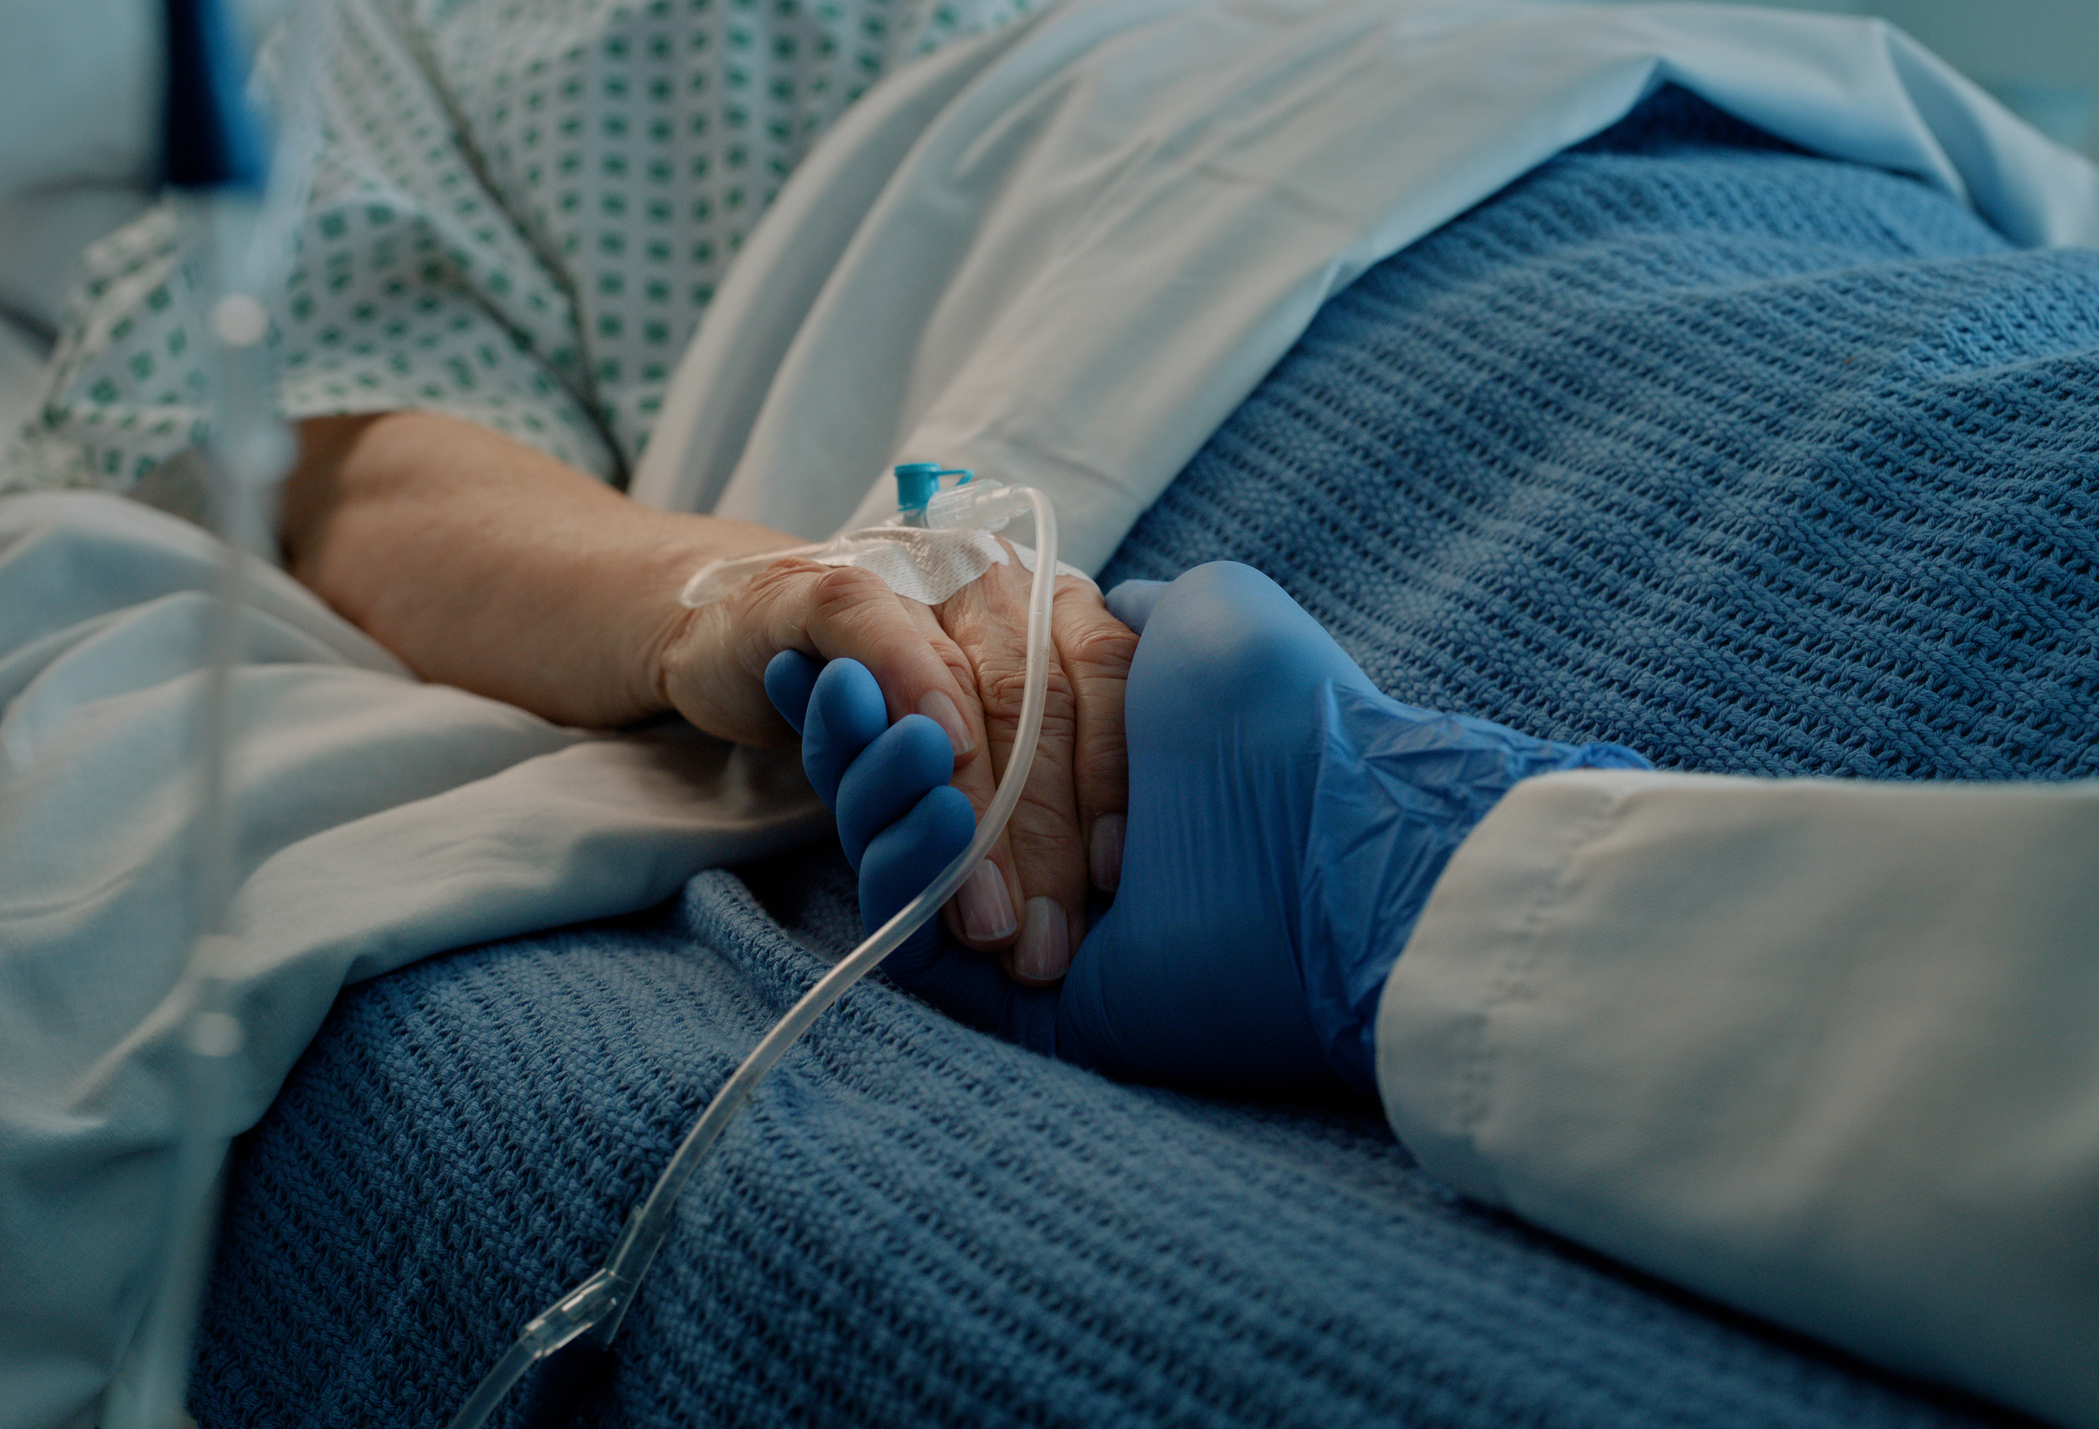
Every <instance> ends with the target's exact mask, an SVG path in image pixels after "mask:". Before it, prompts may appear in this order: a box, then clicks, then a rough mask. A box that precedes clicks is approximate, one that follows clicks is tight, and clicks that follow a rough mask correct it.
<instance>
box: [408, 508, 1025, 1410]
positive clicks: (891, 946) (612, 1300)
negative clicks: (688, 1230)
mask: <svg viewBox="0 0 2099 1429" xmlns="http://www.w3.org/2000/svg"><path fill="white" fill-rule="evenodd" d="M982 490H983V498H982V499H983V500H984V501H985V502H986V503H987V510H988V511H992V512H995V513H996V514H997V515H1001V516H1003V515H1011V514H1014V513H1015V511H1016V510H1017V509H1018V508H1019V507H1021V506H1022V505H1023V504H1024V505H1025V507H1026V509H1027V510H1029V511H1030V512H1032V514H1033V515H1034V518H1035V550H1036V559H1035V573H1034V579H1033V581H1032V583H1031V584H1030V585H1029V588H1028V621H1027V664H1026V667H1025V668H1026V679H1025V685H1024V691H1023V694H1022V696H1021V708H1020V724H1019V728H1018V729H1017V730H1016V732H1015V738H1014V741H1013V747H1012V750H1011V752H1010V753H1009V755H1008V756H1007V763H1006V771H1005V773H1004V775H1003V776H1002V777H1001V778H1000V779H999V783H998V789H997V792H995V793H994V794H993V795H992V799H991V804H990V806H989V807H988V808H986V809H985V811H984V817H983V818H982V819H980V820H978V821H977V834H976V837H975V838H974V839H972V840H970V844H969V847H968V848H966V849H964V850H963V851H962V852H961V853H959V854H957V855H956V856H955V858H954V860H953V861H952V862H950V863H949V864H948V866H947V867H946V868H943V869H942V870H941V871H940V874H939V876H938V877H937V878H935V879H934V880H933V881H932V882H931V883H929V884H927V885H926V887H925V889H924V890H923V891H922V892H920V893H919V895H918V896H917V897H916V898H914V899H912V900H911V901H910V902H909V903H906V904H905V905H904V906H903V907H902V908H900V909H898V910H897V912H896V914H895V916H893V917H891V918H890V920H889V921H888V922H886V923H884V924H883V925H882V926H881V927H879V928H877V929H876V930H875V931H874V932H873V933H871V934H869V935H868V937H867V938H866V940H865V941H863V942H862V943H861V944H860V946H859V947H857V948H855V949H853V951H852V952H851V953H850V954H848V955H847V956H846V958H845V959H844V960H843V961H841V962H839V963H838V964H837V965H836V966H834V967H833V968H832V969H831V970H830V971H829V972H827V973H825V974H824V975H823V976H822V977H821V978H819V979H817V981H816V983H815V985H813V986H812V987H811V988H810V989H809V990H808V991H807V992H805V993H803V994H802V996H801V998H800V1000H799V1001H797V1002H796V1003H795V1005H794V1006H793V1007H791V1008H789V1009H788V1010H787V1014H786V1015H785V1016H784V1017H782V1018H781V1019H780V1020H779V1021H778V1022H777V1023H775V1024H774V1025H773V1028H772V1030H771V1031H769V1032H767V1033H766V1034H765V1036H764V1037H763V1038H761V1039H760V1040H759V1043H758V1045H757V1046H756V1047H754V1048H752V1049H751V1052H750V1054H749V1055H748V1056H746V1057H745V1058H744V1060H743V1063H742V1064H741V1065H740V1066H738V1067H737V1068H736V1070H735V1071H734V1072H732V1073H731V1074H730V1076H729V1080H728V1081H726V1082H724V1083H723V1084H722V1087H721V1090H720V1091H718V1092H716V1093H715V1094H714V1098H713V1100H711V1101H709V1102H708V1103H707V1107H706V1110H704V1111H703V1112H701V1113H700V1118H699V1120H698V1121H697V1122H695V1123H694V1124H693V1127H692V1130H691V1131H689V1132H687V1133H686V1134H685V1139H684V1141H682V1142H680V1143H679V1145H678V1149H677V1151H676V1152H675V1153H674V1154H673V1155H672V1157H671V1160H670V1164H669V1165H668V1166H666V1167H664V1169H663V1174H662V1175H661V1176H659V1177H658V1178H657V1180H656V1184H655V1185H654V1186H653V1187H651V1188H650V1191H649V1194H648V1196H647V1197H646V1198H645V1199H644V1200H643V1201H642V1203H641V1205H640V1207H638V1208H637V1209H636V1210H635V1211H634V1212H633V1213H632V1214H630V1215H629V1216H628V1218H627V1224H626V1226H625V1227H624V1228H623V1229H622V1230H621V1232H620V1236H619V1239H618V1241H616V1242H615V1243H614V1245H613V1248H612V1253H611V1255H609V1256H608V1257H607V1258H606V1261H605V1264H604V1266H603V1268H601V1269H600V1270H598V1271H597V1272H596V1273H594V1274H593V1275H591V1276H590V1278H589V1279H587V1280H585V1281H584V1282H583V1283H582V1284H581V1285H578V1286H577V1287H576V1288H575V1289H573V1290H571V1291H569V1292H568V1293H567V1294H566V1295H564V1296H562V1297H561V1299H559V1300H557V1301H555V1302H554V1304H552V1305H551V1306H549V1307H548V1308H547V1309H545V1310H544V1311H542V1312H540V1313H539V1314H538V1315H536V1316H534V1317H533V1318H532V1320H531V1321H529V1322H528V1323H527V1324H526V1326H525V1328H524V1331H523V1332H522V1333H521V1334H520V1335H519V1336H518V1338H517V1339H516V1341H514V1342H513V1343H512V1344H511V1346H510V1347H509V1349H507V1350H506V1351H505V1352H504V1353H503V1356H502V1358H501V1359H499V1360H498V1361H497V1362H496V1364H495V1367H494V1368H493V1369H491V1370H490V1371H489V1372H488V1374H487V1376H486V1377H485V1378H483V1379H482V1381H481V1383H480V1384H479V1385H478V1386H476V1387H475V1390H474V1393H473V1394H472V1395H471V1396H470V1397H469V1398H468V1399H467V1402H466V1403H465V1404H464V1405H462V1406H461V1407H460V1410H459V1413H458V1414H457V1415H455V1416H453V1419H452V1422H451V1424H450V1426H449V1429H480V1426H481V1425H483V1424H485V1423H486V1422H487V1420H488V1417H489V1416H490V1415H491V1414H493V1413H494V1412H495V1409H496V1406H497V1405H499V1404H501V1403H502V1402H503V1400H504V1398H505V1396H507V1395H508V1394H509V1393H510V1391H511V1390H512V1389H513V1388H514V1387H515V1386H516V1385H517V1383H518V1381H519V1380H521V1379H523V1378H525V1376H526V1375H527V1373H528V1372H530V1371H532V1370H533V1369H534V1368H535V1366H538V1367H540V1378H539V1380H538V1381H536V1382H535V1384H534V1386H533V1388H532V1391H531V1399H530V1402H529V1404H528V1411H527V1417H525V1418H523V1419H521V1420H520V1423H522V1424H523V1425H525V1426H526V1429H557V1426H559V1425H563V1424H566V1423H567V1421H568V1417H569V1415H570V1413H571V1412H572V1411H573V1409H574V1406H575V1403H576V1401H577V1400H578V1399H579V1398H580V1397H581V1395H582V1394H583V1393H587V1392H588V1389H589V1388H590V1387H591V1386H592V1385H594V1384H595V1383H597V1382H601V1381H602V1380H603V1379H604V1378H605V1377H606V1376H607V1375H609V1373H610V1372H611V1354H612V1350H611V1345H612V1340H613V1337H614V1336H615V1335H617V1334H618V1333H619V1327H620V1322H621V1321H622V1320H623V1319H625V1317H626V1313H627V1311H628V1309H630V1308H631V1307H632V1305H633V1303H634V1297H635V1295H636V1294H637V1293H638V1292H639V1290H640V1289H641V1282H642V1279H643V1277H645V1276H646V1275H647V1274H648V1272H649V1267H650V1265H651V1264H652V1263H653V1262H654V1261H655V1259H656V1253H657V1251H659V1250H661V1249H662V1247H663V1242H664V1240H665V1239H666V1238H667V1237H668V1236H669V1234H670V1229H671V1214H672V1211H673V1208H674V1207H675V1206H676V1204H677V1200H678V1196H679V1193H680V1192H682V1191H683V1190H684V1189H685V1183H686V1182H687V1181H689V1180H690V1179H691V1178H692V1173H693V1172H694V1171H695V1170H697V1169H698V1167H699V1162H700V1158H701V1156H703V1155H705V1154H706V1151H707V1148H708V1147H710V1146H712V1145H713V1144H714V1143H715V1141H716V1140H717V1139H719V1137H720V1136H721V1134H722V1132H723V1131H724V1130H726V1129H727V1127H728V1124H729V1122H730V1121H731V1120H732V1119H733V1118H734V1117H735V1115H736V1113H737V1112H738V1111H739V1110H740V1109H741V1108H742V1106H743V1104H744V1103H745V1102H746V1101H748V1100H749V1099H750V1096H751V1093H752V1092H753V1091H754V1090H756V1088H757V1085H758V1083H759V1082H760V1081H762V1080H763V1079H764V1077H765V1074H766V1073H767V1072H770V1071H771V1070H772V1069H773V1066H774V1064H775V1063H777V1062H778V1061H779V1060H780V1058H781V1057H783V1056H785V1055H786V1053H787V1051H788V1049H789V1048H791V1047H792V1046H793V1045H794V1044H795V1043H796V1042H797V1041H799V1040H800V1039H801V1037H802V1034H803V1033H804V1032H806V1031H808V1030H809V1024H810V1023H812V1022H814V1021H815V1020H816V1019H817V1018H818V1017H819V1016H821V1015H822V1014H823V1012H824V1011H825V1010H826V1009H827V1008H829V1007H830V1006H831V1004H832V1003H834V1002H836V1001H838V999H839V998H841V997H843V996H844V995H845V993H846V990H847V989H848V988H850V987H852V985H853V984H854V983H856V982H858V981H859V980H860V979H861V978H863V977H865V976H866V975H867V974H868V973H870V972H872V971H873V970H874V969H875V967H876V966H877V965H878V964H880V963H881V961H882V960H883V959H884V958H886V957H888V956H889V955H890V954H891V953H893V952H895V951H896V950H897V948H898V947H899V946H901V945H902V944H903V941H904V940H905V939H906V938H908V937H910V936H911V935H912V934H913V933H915V932H916V931H918V929H919V927H920V926H921V925H922V924H924V922H925V921H926V920H927V919H928V918H930V917H932V916H933V915H934V914H935V913H936V912H938V911H939V910H940V907H941V905H942V904H944V903H946V902H947V900H948V899H949V898H951V897H953V896H954V894H955V892H956V891H957V890H958V889H960V888H961V887H962V884H963V883H964V882H965V881H966V880H967V879H968V877H969V875H970V874H971V873H972V872H974V871H975V869H976V866H977V865H978V864H979V863H981V862H982V861H983V860H984V858H985V856H986V855H988V854H989V853H990V852H991V846H992V845H993V844H994V843H996V842H997V841H998V836H999V834H1000V833H1002V832H1003V831H1004V830H1005V827H1006V821H1007V820H1008V819H1010V818H1011V817H1012V815H1013V810H1014V808H1015V807H1016V806H1017V805H1018V804H1019V803H1020V795H1021V789H1022V787H1023V786H1024V785H1025V784H1026V782H1027V771H1028V769H1029V767H1030V766H1031V765H1032V764H1033V763H1034V760H1035V745H1036V742H1037V741H1038V740H1039V738H1040V737H1041V734H1042V711H1043V707H1044V705H1045V704H1046V703H1047V702H1048V698H1049V648H1050V607H1051V604H1052V602H1053V601H1054V599H1055V595H1056V584H1057V518H1056V513H1055V511H1054V510H1053V509H1052V508H1051V506H1050V504H1049V500H1048V498H1047V497H1045V496H1044V495H1043V494H1042V493H1041V492H1039V491H1037V490H1035V489H1034V488H1033V487H1026V486H996V485H994V484H993V483H986V484H985V487H984V488H983V489H982ZM974 495H975V494H974V493H972V496H974ZM988 503H996V504H995V505H988ZM969 514H971V513H970V511H969V509H968V504H967V503H958V505H957V506H956V507H955V508H953V509H952V510H951V511H950V512H949V513H948V519H950V520H953V521H955V522H957V523H958V524H959V522H960V521H962V520H963V519H966V518H967V516H968V515H969Z"/></svg>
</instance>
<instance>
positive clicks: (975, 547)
mask: <svg viewBox="0 0 2099 1429" xmlns="http://www.w3.org/2000/svg"><path fill="white" fill-rule="evenodd" d="M1007 550H1008V543H1007V542H1004V541H1001V540H999V538H998V537H996V536H994V535H992V534H991V533H990V532H989V531H986V530H983V529H981V528H973V529H965V530H946V531H928V530H924V529H922V528H920V527H916V526H870V527H867V528H866V529H864V530H859V531H848V532H846V533H845V534H844V535H842V536H834V537H832V538H831V539H830V540H828V541H823V542H819V543H817V544H815V545H810V546H792V547H789V548H788V549H786V550H784V551H761V552H759V553H757V554H756V555H750V556H733V557H730V558H728V559H726V560H720V561H709V562H708V563H707V564H706V565H704V566H701V567H700V568H699V569H698V570H697V571H695V572H693V575H692V579H691V580H688V581H687V582H686V583H685V587H684V589H683V590H681V591H679V592H678V603H679V604H680V605H684V606H687V607H689V608H691V609H694V610H698V609H700V608H701V607H702V606H707V605H712V604H713V603H714V602H715V601H717V600H720V599H722V598H723V597H724V596H726V595H728V594H729V593H730V592H731V591H733V590H735V589H736V588H737V587H739V586H741V585H742V584H743V583H744V582H745V581H747V580H749V579H750V578H751V577H752V576H755V575H757V574H758V573H759V572H760V571H762V570H764V569H765V568H767V567H768V566H771V565H774V564H776V563H777V562H780V561H784V560H789V559H799V560H804V561H810V562H813V563H815V564H816V565H819V566H858V567H859V568H860V569H862V570H865V571H872V572H873V573H874V574H875V575H877V576H879V577H881V579H882V583H883V584H884V585H886V586H888V587H889V589H890V590H891V591H893V592H895V593H896V594H897V595H900V596H904V597H905V598H907V599H910V600H915V601H919V602H922V603H923V604H926V605H938V604H940V603H941V602H942V601H944V600H946V599H948V597H950V596H952V595H954V594H955V592H956V591H959V590H961V589H962V587H964V586H966V585H968V584H969V583H970V582H971V581H973V580H975V579H976V578H977V577H979V576H981V575H983V574H984V572H986V571H988V570H990V569H991V568H992V567H993V566H1002V565H1004V564H1005V563H1006V557H1007ZM1011 550H1012V553H1013V554H1014V555H1016V556H1018V557H1019V559H1020V564H1021V568H1022V569H1023V570H1026V571H1027V572H1029V573H1030V574H1033V573H1034V570H1035V552H1034V549H1033V548H1032V547H1029V546H1023V545H1020V544H1018V543H1013V544H1012V546H1011ZM1057 573H1058V574H1059V575H1068V576H1077V577H1078V578H1079V579H1080V580H1083V581H1085V582H1086V583H1087V584H1088V585H1092V584H1093V580H1092V577H1090V576H1088V575H1087V574H1086V573H1085V572H1084V571H1081V570H1078V569H1077V568H1075V567H1073V566H1068V565H1066V564H1064V562H1062V561H1059V562H1058V563H1057Z"/></svg>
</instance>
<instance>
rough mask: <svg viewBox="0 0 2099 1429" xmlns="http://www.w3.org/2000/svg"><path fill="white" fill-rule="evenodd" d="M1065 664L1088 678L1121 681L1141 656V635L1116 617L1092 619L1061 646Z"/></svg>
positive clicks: (1068, 637) (1061, 654)
mask: <svg viewBox="0 0 2099 1429" xmlns="http://www.w3.org/2000/svg"><path fill="white" fill-rule="evenodd" d="M1057 652H1058V654H1059V656H1060V657H1062V659H1063V660H1064V662H1065V663H1066V664H1068V665H1071V666H1073V667H1074V668H1076V669H1077V670H1078V671H1079V672H1080V673H1081V674H1082V675H1083V676H1084V677H1086V678H1100V677H1103V676H1106V677H1110V678H1113V679H1121V678H1122V677H1123V676H1125V675H1127V674H1128V673H1129V670H1130V661H1131V660H1133V659H1135V658H1136V655H1137V632H1136V631H1134V630H1131V629H1130V628H1129V627H1128V626H1126V625H1124V624H1123V623H1122V622H1121V621H1119V620H1116V619H1114V618H1112V617H1106V616H1104V617H1102V618H1101V619H1099V620H1089V621H1086V622H1084V623H1083V624H1080V625H1079V626H1077V628H1075V629H1074V630H1072V631H1071V632H1070V633H1069V634H1068V635H1067V636H1066V637H1065V638H1064V639H1063V640H1061V641H1059V642H1058V644H1057Z"/></svg>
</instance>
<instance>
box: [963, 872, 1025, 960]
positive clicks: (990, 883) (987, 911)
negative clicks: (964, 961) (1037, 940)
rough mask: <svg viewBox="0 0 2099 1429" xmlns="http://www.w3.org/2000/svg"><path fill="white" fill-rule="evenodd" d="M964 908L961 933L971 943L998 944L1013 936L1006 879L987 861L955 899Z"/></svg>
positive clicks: (1010, 902) (1010, 903)
mask: <svg viewBox="0 0 2099 1429" xmlns="http://www.w3.org/2000/svg"><path fill="white" fill-rule="evenodd" d="M955 899H956V901H957V902H958V903H959V904H960V905H961V908H962V931H963V933H964V935H966V936H967V937H968V938H969V940H970V941H971V942H974V943H995V942H997V941H999V939H1001V938H1010V937H1012V936H1013V895H1012V894H1010V893H1008V892H1006V875H1005V874H1003V873H1001V872H999V869H998V865H997V864H995V863H993V862H992V861H991V860H990V859H988V858H987V859H985V860H984V861H983V862H982V863H980V864H978V865H977V871H976V872H975V873H972V874H971V875H970V876H969V881H968V882H967V883H965V884H963V885H962V891H961V892H960V893H957V894H956V895H955Z"/></svg>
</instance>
